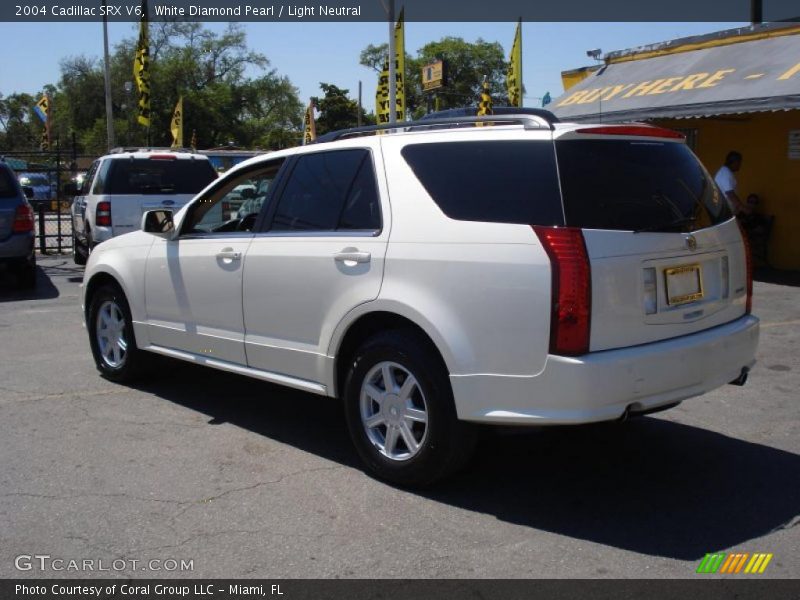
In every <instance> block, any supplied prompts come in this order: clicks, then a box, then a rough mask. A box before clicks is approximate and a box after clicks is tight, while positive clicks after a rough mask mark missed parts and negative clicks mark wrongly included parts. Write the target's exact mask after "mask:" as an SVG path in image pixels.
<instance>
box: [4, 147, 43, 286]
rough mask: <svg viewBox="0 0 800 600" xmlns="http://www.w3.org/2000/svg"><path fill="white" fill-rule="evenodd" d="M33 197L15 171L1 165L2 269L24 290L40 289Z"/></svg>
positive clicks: (30, 190)
mask: <svg viewBox="0 0 800 600" xmlns="http://www.w3.org/2000/svg"><path fill="white" fill-rule="evenodd" d="M23 190H24V192H23ZM31 196H33V190H32V189H31V188H30V187H28V186H20V183H19V181H17V178H16V177H15V175H14V172H13V171H12V170H11V168H10V167H9V166H8V165H7V164H5V163H4V162H0V269H7V270H11V271H13V272H14V274H15V275H16V276H17V283H18V285H19V286H20V287H22V288H33V287H34V286H35V285H36V254H35V252H34V220H33V208H32V207H31V205H30V204H29V202H28V198H29V197H31Z"/></svg>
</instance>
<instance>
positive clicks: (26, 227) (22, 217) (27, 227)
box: [13, 204, 33, 233]
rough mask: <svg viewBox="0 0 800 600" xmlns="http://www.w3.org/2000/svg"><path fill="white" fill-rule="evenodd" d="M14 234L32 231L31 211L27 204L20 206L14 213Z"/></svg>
mask: <svg viewBox="0 0 800 600" xmlns="http://www.w3.org/2000/svg"><path fill="white" fill-rule="evenodd" d="M13 231H14V233H27V232H29V231H33V209H32V208H31V207H30V206H28V205H27V204H20V205H19V206H18V207H17V210H16V211H14V229H13Z"/></svg>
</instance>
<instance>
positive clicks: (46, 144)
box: [39, 127, 50, 150]
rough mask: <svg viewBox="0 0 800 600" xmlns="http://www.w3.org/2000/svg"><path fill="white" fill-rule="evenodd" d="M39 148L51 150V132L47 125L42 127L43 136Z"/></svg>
mask: <svg viewBox="0 0 800 600" xmlns="http://www.w3.org/2000/svg"><path fill="white" fill-rule="evenodd" d="M39 148H40V149H42V150H50V132H49V131H48V130H47V127H43V128H42V138H41V140H40V141H39Z"/></svg>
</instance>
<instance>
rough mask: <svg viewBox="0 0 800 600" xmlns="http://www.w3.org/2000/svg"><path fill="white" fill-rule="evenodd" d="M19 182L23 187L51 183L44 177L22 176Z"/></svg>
mask: <svg viewBox="0 0 800 600" xmlns="http://www.w3.org/2000/svg"><path fill="white" fill-rule="evenodd" d="M19 182H20V183H21V184H22V185H29V186H32V187H33V186H35V187H39V186H43V185H50V182H49V181H48V180H47V177H45V176H44V175H22V176H21V177H20V178H19Z"/></svg>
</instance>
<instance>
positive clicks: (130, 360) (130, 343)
mask: <svg viewBox="0 0 800 600" xmlns="http://www.w3.org/2000/svg"><path fill="white" fill-rule="evenodd" d="M114 307H116V308H114ZM106 309H110V312H109V313H106V314H112V313H114V314H115V316H119V314H121V316H122V321H123V322H124V325H123V327H122V329H121V332H122V333H121V336H122V339H123V341H124V343H125V349H124V352H123V351H121V349H119V350H120V352H119V356H118V357H117V356H115V355H114V354H113V350H112V355H111V356H107V355H104V354H103V351H102V350H101V343H102V342H101V341H100V339H99V337H98V335H97V333H98V317H99V315H100V312H101V310H103V311H105V310H106ZM116 309H118V311H119V312H118V313H117V310H116ZM86 328H87V329H88V331H89V344H90V346H91V348H92V356H93V357H94V362H95V365H96V366H97V370H98V371H100V374H101V375H103V377H105V378H106V379H110V380H111V381H116V382H119V383H124V382H130V381H134V380H136V379H137V378H138V377H140V376H141V375H143V374H144V373H145V372H146V371H147V369H148V367H150V365H151V364H152V360H151V358H150V356H149V355H148V353H146V352H143V351H142V350H139V348H138V347H137V346H136V337H135V336H134V332H133V319H132V318H131V310H130V307H129V306H128V300H127V299H126V298H125V294H124V293H123V292H122V290H121V289H120V288H119V286H117V285H113V284H106V285H103V286H101V287H100V288H98V289H97V290H96V291H95V293H94V294H93V295H92V298H91V300H90V303H89V311H88V313H87V316H86ZM107 342H108V339H107ZM110 345H111V344H110ZM116 358H119V360H115V359H116Z"/></svg>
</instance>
